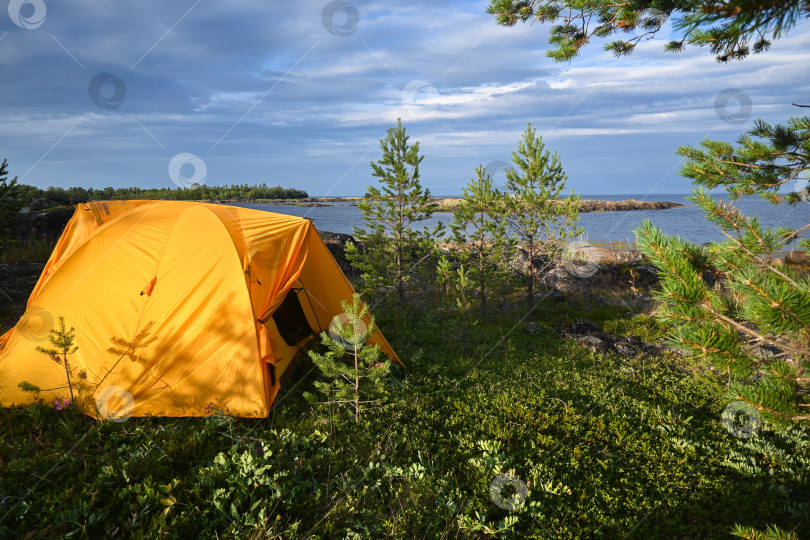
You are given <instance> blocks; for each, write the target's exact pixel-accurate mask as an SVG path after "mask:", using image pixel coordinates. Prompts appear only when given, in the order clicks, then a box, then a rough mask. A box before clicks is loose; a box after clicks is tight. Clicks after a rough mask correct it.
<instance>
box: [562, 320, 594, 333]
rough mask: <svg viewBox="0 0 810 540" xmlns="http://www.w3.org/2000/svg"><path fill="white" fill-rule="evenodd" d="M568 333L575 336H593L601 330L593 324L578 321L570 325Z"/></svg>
mask: <svg viewBox="0 0 810 540" xmlns="http://www.w3.org/2000/svg"><path fill="white" fill-rule="evenodd" d="M568 331H570V332H571V333H573V334H591V333H593V332H598V331H599V328H598V327H597V326H596V325H595V324H593V323H589V322H585V321H576V322H572V323H571V324H570V326H569V327H568Z"/></svg>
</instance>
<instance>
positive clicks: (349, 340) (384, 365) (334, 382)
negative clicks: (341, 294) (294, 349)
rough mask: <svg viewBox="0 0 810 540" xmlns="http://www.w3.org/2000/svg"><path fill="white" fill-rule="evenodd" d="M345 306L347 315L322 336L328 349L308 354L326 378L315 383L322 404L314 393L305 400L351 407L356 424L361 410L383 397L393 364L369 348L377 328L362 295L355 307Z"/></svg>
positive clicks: (352, 305) (344, 303) (354, 304)
mask: <svg viewBox="0 0 810 540" xmlns="http://www.w3.org/2000/svg"><path fill="white" fill-rule="evenodd" d="M342 305H343V309H344V313H342V314H341V315H338V316H336V317H334V319H332V322H331V324H330V325H329V332H328V333H327V332H322V333H321V343H322V344H323V345H325V346H326V347H327V348H328V350H327V351H326V352H325V353H323V354H321V353H318V352H316V351H309V356H310V358H312V361H313V363H314V364H315V366H316V367H317V368H318V369H319V370H320V372H321V374H322V375H323V376H324V377H325V378H326V379H327V380H326V381H317V382H315V388H316V389H317V391H318V394H320V398H323V401H318V400H319V397H318V396H316V395H314V394H311V393H306V394H305V397H306V398H307V399H308V400H309V401H311V402H318V403H321V404H323V405H327V406H337V407H348V408H351V409H353V411H354V419H355V422H359V421H360V412H361V410H365V409H367V408H369V406H372V405H374V404H377V403H379V400H380V398H381V396H382V395H383V394H384V389H385V383H386V378H387V377H388V374H389V373H390V371H391V361H390V360H388V359H384V360H383V359H381V358H380V357H381V356H382V353H381V352H380V347H379V345H374V346H373V347H369V346H367V345H366V342H367V341H368V340H369V339H370V338H371V337H372V336H373V335H374V332H375V330H376V327H375V325H374V318H373V317H372V316H371V315H370V314H369V312H368V308H367V307H366V305H365V304H363V303H362V301H361V300H360V295H358V294H355V295H354V298H353V303H352V304H349V303H348V302H346V301H345V300H344V301H343V302H342ZM366 320H368V321H369V323H368V325H367V324H366V323H365V321H366Z"/></svg>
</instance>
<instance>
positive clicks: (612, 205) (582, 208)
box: [430, 197, 684, 214]
mask: <svg viewBox="0 0 810 540" xmlns="http://www.w3.org/2000/svg"><path fill="white" fill-rule="evenodd" d="M460 201H461V199H458V198H453V197H443V198H438V197H434V198H432V199H430V204H431V205H432V206H433V208H434V211H435V212H452V211H453V210H454V209H455V207H456V206H457V205H458V204H459V202H460ZM681 206H684V205H683V204H680V203H675V202H669V201H637V200H635V199H628V200H626V201H592V200H585V201H580V204H579V212H580V213H581V214H585V213H587V212H616V211H626V210H666V209H668V208H679V207H681Z"/></svg>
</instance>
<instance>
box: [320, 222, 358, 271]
mask: <svg viewBox="0 0 810 540" xmlns="http://www.w3.org/2000/svg"><path fill="white" fill-rule="evenodd" d="M318 236H320V237H321V240H323V243H324V244H326V248H327V249H328V250H329V252H330V253H331V254H332V256H333V257H334V258H335V260H336V261H337V263H338V266H340V269H341V270H343V273H344V274H346V275H353V274H354V273H355V270H354V268H353V267H352V265H351V263H350V262H349V261H348V260H347V259H346V243H347V242H352V243H355V244H356V243H357V241H356V240H355V239H354V237H353V236H352V235H350V234H344V233H333V232H328V231H318Z"/></svg>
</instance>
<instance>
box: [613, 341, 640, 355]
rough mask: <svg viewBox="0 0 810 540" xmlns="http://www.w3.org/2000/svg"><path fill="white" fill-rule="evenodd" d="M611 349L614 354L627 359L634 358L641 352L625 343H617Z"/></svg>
mask: <svg viewBox="0 0 810 540" xmlns="http://www.w3.org/2000/svg"><path fill="white" fill-rule="evenodd" d="M613 347H614V348H615V349H616V352H617V353H619V354H620V355H622V356H625V357H627V358H635V357H637V356H639V355H640V354H641V351H640V350H639V349H637V348H635V347H633V346H632V345H630V343H628V342H627V341H617V342H616V343H615V344H614V345H613Z"/></svg>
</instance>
